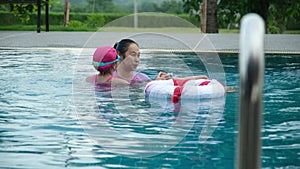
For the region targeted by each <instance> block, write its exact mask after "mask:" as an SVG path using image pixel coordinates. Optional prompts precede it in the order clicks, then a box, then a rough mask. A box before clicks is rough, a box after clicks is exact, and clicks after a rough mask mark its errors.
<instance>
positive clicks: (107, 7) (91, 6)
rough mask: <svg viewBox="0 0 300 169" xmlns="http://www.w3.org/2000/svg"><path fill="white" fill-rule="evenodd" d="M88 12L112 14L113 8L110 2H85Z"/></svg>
mask: <svg viewBox="0 0 300 169" xmlns="http://www.w3.org/2000/svg"><path fill="white" fill-rule="evenodd" d="M87 3H88V10H89V11H90V12H91V13H100V12H102V13H103V12H114V11H115V6H114V3H113V2H112V0H87Z"/></svg>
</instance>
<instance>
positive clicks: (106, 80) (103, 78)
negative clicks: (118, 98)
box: [86, 46, 128, 84]
mask: <svg viewBox="0 0 300 169" xmlns="http://www.w3.org/2000/svg"><path fill="white" fill-rule="evenodd" d="M120 59H121V58H120V56H118V54H117V51H116V49H115V48H113V47H111V46H102V47H99V48H97V49H96V50H95V52H94V55H93V62H92V65H93V66H94V68H95V69H96V70H97V71H98V72H99V73H98V74H96V75H94V76H90V77H87V78H86V81H87V82H92V83H95V84H110V83H111V82H112V79H113V72H114V71H115V70H116V68H117V66H118V62H119V61H120ZM113 81H114V83H115V82H116V83H125V84H128V82H127V81H125V80H123V79H120V78H114V79H113Z"/></svg>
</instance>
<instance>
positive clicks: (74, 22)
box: [69, 20, 84, 28]
mask: <svg viewBox="0 0 300 169" xmlns="http://www.w3.org/2000/svg"><path fill="white" fill-rule="evenodd" d="M69 26H70V27H74V28H80V27H82V26H84V24H83V23H82V22H81V21H77V20H71V21H70V23H69Z"/></svg>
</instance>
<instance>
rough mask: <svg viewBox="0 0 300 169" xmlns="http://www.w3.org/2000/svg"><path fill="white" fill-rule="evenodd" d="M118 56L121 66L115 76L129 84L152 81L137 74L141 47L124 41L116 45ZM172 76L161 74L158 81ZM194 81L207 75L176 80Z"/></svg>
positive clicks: (205, 77) (131, 41)
mask: <svg viewBox="0 0 300 169" xmlns="http://www.w3.org/2000/svg"><path fill="white" fill-rule="evenodd" d="M114 48H115V49H116V50H117V52H118V55H119V56H120V57H121V61H120V64H119V65H118V67H117V69H116V71H115V72H114V73H113V76H114V77H116V78H119V79H123V80H125V81H127V82H128V83H130V84H131V83H136V82H149V81H151V80H152V79H150V78H149V77H148V76H147V75H146V74H144V73H140V72H136V69H137V66H138V65H139V62H140V48H139V45H138V44H137V43H136V42H135V41H133V40H131V39H122V40H121V41H120V42H117V43H116V44H115V45H114ZM170 78H171V76H170V75H169V74H167V73H165V72H159V73H158V75H157V76H156V80H168V79H170ZM192 79H208V78H207V76H205V75H199V76H190V77H185V78H176V81H178V82H179V83H183V82H186V81H188V80H192Z"/></svg>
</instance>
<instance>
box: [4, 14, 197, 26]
mask: <svg viewBox="0 0 300 169" xmlns="http://www.w3.org/2000/svg"><path fill="white" fill-rule="evenodd" d="M174 16H175V17H174ZM122 17H123V18H122ZM0 18H2V19H1V20H0V26H1V25H3V26H7V25H36V23H37V15H36V14H32V15H31V16H30V20H29V21H28V22H27V23H25V24H24V23H21V20H20V19H18V18H17V17H15V16H14V15H13V14H12V13H9V12H0ZM119 18H122V19H120V20H118V19H119ZM180 18H181V19H180ZM138 19H139V23H138V24H139V27H191V26H194V25H197V26H198V25H199V21H197V20H196V18H193V17H190V16H189V15H184V14H181V15H168V14H157V13H148V14H139V17H138ZM44 23H45V14H44V13H42V14H41V24H42V25H44ZM49 23H50V25H63V24H64V14H63V13H55V12H52V13H51V12H50V14H49ZM70 23H73V24H75V25H87V26H88V27H102V26H104V25H107V26H123V27H132V26H133V15H132V14H115V13H99V14H89V13H71V14H70ZM81 23H82V24H81Z"/></svg>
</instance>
